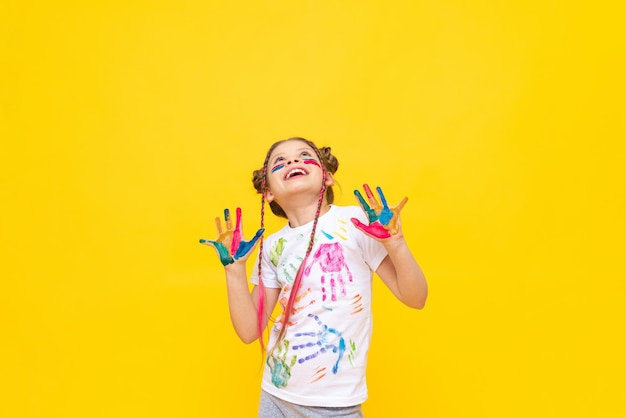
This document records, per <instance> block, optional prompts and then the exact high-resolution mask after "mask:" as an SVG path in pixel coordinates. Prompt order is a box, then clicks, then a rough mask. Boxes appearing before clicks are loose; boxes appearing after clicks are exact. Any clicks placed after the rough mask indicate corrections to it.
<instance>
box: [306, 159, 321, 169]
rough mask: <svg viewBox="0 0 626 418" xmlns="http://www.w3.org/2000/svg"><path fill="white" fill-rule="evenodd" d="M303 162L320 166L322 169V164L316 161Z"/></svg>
mask: <svg viewBox="0 0 626 418" xmlns="http://www.w3.org/2000/svg"><path fill="white" fill-rule="evenodd" d="M303 162H304V164H313V165H316V166H318V167H320V168H321V167H322V166H321V165H320V163H318V162H317V161H316V160H303Z"/></svg>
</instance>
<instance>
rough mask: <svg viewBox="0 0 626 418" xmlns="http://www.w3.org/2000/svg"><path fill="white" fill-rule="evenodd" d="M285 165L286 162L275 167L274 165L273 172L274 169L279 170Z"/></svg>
mask: <svg viewBox="0 0 626 418" xmlns="http://www.w3.org/2000/svg"><path fill="white" fill-rule="evenodd" d="M284 167H285V164H277V165H275V166H274V167H272V170H271V172H272V173H273V172H274V171H278V170H280V169H281V168H284Z"/></svg>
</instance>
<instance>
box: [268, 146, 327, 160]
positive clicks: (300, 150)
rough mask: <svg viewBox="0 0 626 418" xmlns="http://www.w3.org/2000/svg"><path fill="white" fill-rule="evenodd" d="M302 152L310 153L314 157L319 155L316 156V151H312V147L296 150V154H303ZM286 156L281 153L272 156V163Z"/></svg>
mask: <svg viewBox="0 0 626 418" xmlns="http://www.w3.org/2000/svg"><path fill="white" fill-rule="evenodd" d="M302 151H310V152H311V153H312V154H313V155H315V156H317V155H316V154H315V150H314V149H312V148H310V147H302V148H298V149H297V150H296V152H302ZM284 154H285V153H284V152H281V153H279V154H276V155H274V156H272V158H271V159H270V161H274V160H275V159H276V158H278V157H281V156H283V155H284Z"/></svg>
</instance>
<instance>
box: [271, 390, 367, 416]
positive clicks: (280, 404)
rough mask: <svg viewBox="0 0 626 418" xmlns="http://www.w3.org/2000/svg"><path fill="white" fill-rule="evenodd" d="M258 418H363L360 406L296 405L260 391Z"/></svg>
mask: <svg viewBox="0 0 626 418" xmlns="http://www.w3.org/2000/svg"><path fill="white" fill-rule="evenodd" d="M259 418H363V412H362V411H361V405H354V406H342V407H337V408H335V407H325V406H302V405H296V404H293V403H290V402H287V401H283V400H282V399H279V398H277V397H276V396H273V395H270V394H269V393H267V392H265V391H261V401H260V403H259Z"/></svg>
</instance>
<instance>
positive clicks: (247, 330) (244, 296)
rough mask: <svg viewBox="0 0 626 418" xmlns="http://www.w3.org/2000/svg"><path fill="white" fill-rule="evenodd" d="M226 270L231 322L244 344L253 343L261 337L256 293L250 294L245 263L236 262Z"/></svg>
mask: <svg viewBox="0 0 626 418" xmlns="http://www.w3.org/2000/svg"><path fill="white" fill-rule="evenodd" d="M224 270H225V272H226V289H227V292H228V309H229V312H230V320H231V322H232V324H233V328H234V329H235V332H236V333H237V335H238V336H239V338H241V340H242V341H243V342H244V343H251V342H253V341H255V340H256V339H257V338H258V337H259V331H258V326H257V301H256V300H255V297H254V295H256V292H254V294H252V293H251V292H250V289H249V287H248V278H247V275H246V266H245V263H244V262H240V263H238V262H235V263H233V264H230V265H228V266H226V267H225V269H224Z"/></svg>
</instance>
